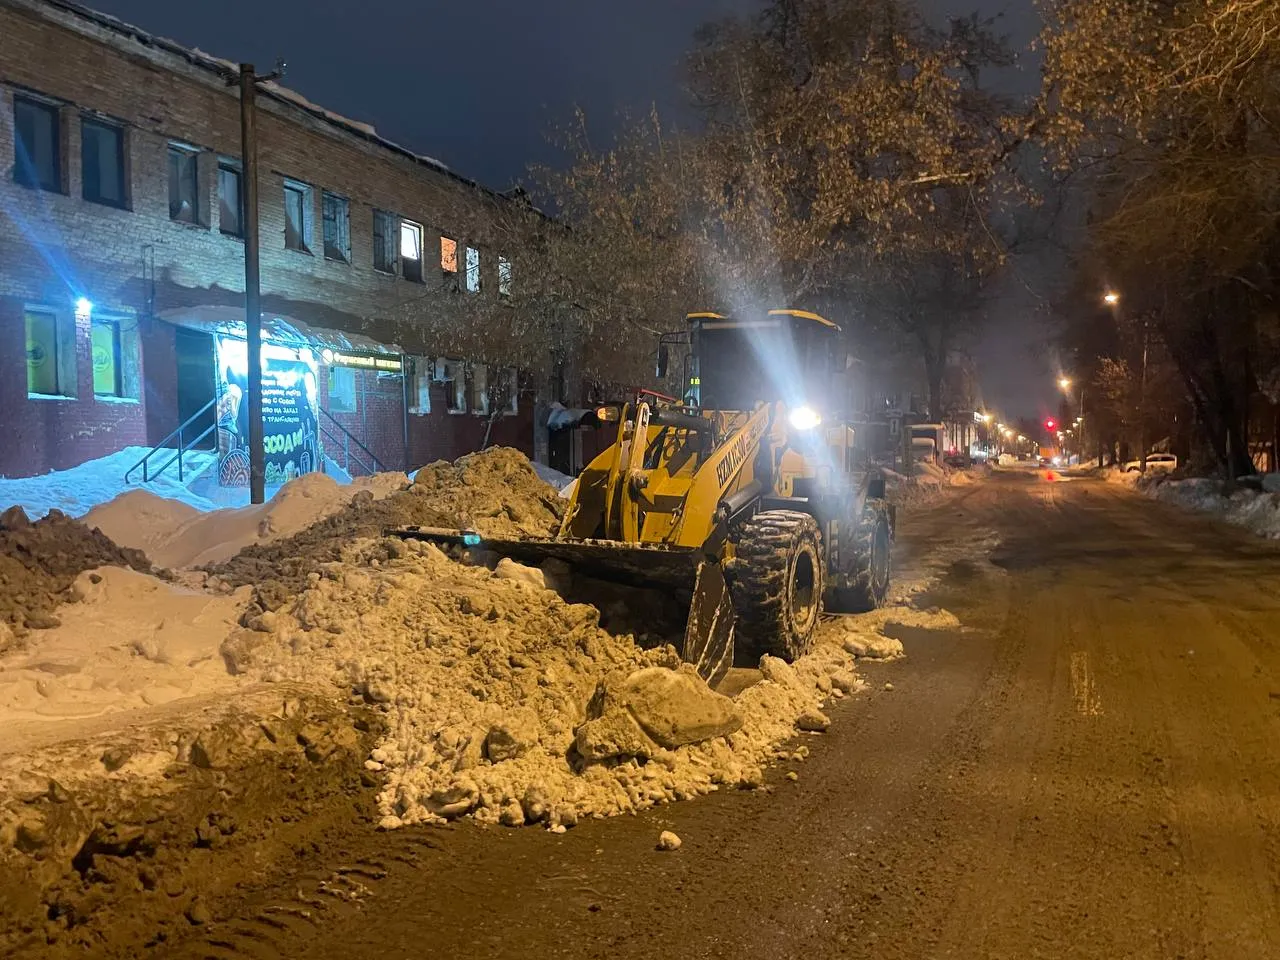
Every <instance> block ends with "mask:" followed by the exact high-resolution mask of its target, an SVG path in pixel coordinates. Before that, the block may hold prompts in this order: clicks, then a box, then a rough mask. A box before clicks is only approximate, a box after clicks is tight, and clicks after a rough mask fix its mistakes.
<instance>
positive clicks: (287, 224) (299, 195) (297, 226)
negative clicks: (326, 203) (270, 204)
mask: <svg viewBox="0 0 1280 960" xmlns="http://www.w3.org/2000/svg"><path fill="white" fill-rule="evenodd" d="M314 206H315V204H313V203H312V202H311V187H309V186H308V185H307V184H305V183H299V182H298V181H297V180H286V181H285V182H284V245H285V246H286V247H287V248H288V249H290V250H297V251H298V252H300V253H310V252H311V246H312V239H311V238H312V223H311V220H312V217H313V216H314V210H313V209H312V208H313V207H314Z"/></svg>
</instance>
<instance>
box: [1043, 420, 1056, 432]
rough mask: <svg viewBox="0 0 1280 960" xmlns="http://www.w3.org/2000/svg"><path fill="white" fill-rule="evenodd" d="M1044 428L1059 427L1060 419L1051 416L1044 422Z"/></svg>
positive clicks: (1052, 428) (1053, 428)
mask: <svg viewBox="0 0 1280 960" xmlns="http://www.w3.org/2000/svg"><path fill="white" fill-rule="evenodd" d="M1044 428H1045V429H1046V430H1056V429H1057V428H1058V421H1057V420H1055V419H1053V417H1050V418H1049V419H1048V420H1046V421H1045V422H1044Z"/></svg>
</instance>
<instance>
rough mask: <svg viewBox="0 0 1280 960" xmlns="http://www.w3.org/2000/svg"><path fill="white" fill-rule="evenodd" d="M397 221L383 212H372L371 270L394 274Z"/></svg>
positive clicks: (393, 216)
mask: <svg viewBox="0 0 1280 960" xmlns="http://www.w3.org/2000/svg"><path fill="white" fill-rule="evenodd" d="M398 219H399V218H397V217H396V216H395V214H392V213H387V212H386V211H385V210H375V211H373V269H375V270H379V271H381V272H382V273H395V272H396V232H397V229H398V228H397V222H398Z"/></svg>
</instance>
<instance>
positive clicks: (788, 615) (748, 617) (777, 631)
mask: <svg viewBox="0 0 1280 960" xmlns="http://www.w3.org/2000/svg"><path fill="white" fill-rule="evenodd" d="M823 556H824V554H823V550H822V543H821V536H820V534H819V533H818V525H817V523H816V522H814V519H813V517H811V516H809V515H808V514H807V513H798V512H796V511H794V510H768V511H765V512H764V513H758V514H756V515H755V516H754V517H752V518H751V519H750V520H748V521H747V522H746V523H744V524H743V525H742V526H741V527H740V528H739V529H738V532H737V536H736V537H735V538H734V562H733V576H732V579H731V580H730V595H731V596H732V598H733V609H734V614H735V616H736V619H737V623H736V626H735V628H734V643H735V645H736V646H737V648H738V651H739V652H740V653H741V654H744V655H745V656H746V657H749V658H750V659H751V660H752V661H755V660H758V659H759V658H760V657H761V656H762V655H763V654H766V653H768V654H772V655H773V656H775V657H781V658H782V659H784V660H787V661H791V660H795V659H796V658H797V657H800V656H802V655H803V654H804V653H806V652H807V651H808V650H809V647H810V646H811V645H812V644H813V637H814V633H815V631H816V630H817V627H818V618H819V615H820V614H821V613H822V593H823V586H824V578H825V574H826V564H825V562H824V560H823Z"/></svg>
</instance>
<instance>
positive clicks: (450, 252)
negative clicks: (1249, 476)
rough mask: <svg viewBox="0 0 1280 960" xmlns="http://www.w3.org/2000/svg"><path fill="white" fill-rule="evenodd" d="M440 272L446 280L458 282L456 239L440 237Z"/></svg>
mask: <svg viewBox="0 0 1280 960" xmlns="http://www.w3.org/2000/svg"><path fill="white" fill-rule="evenodd" d="M440 272H441V273H442V274H443V275H444V278H445V279H446V280H449V281H451V282H453V283H454V284H456V283H457V282H458V241H457V240H454V239H453V238H452V237H441V238H440ZM455 289H456V288H455Z"/></svg>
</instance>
